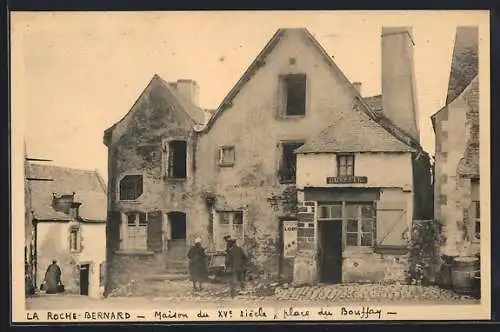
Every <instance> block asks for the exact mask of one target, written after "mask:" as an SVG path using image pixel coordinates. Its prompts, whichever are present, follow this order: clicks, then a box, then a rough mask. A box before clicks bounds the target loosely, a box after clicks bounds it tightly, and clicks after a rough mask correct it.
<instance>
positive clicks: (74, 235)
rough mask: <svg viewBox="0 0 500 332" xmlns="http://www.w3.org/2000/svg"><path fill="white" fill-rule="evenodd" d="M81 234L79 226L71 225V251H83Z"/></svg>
mask: <svg viewBox="0 0 500 332" xmlns="http://www.w3.org/2000/svg"><path fill="white" fill-rule="evenodd" d="M81 242H82V241H81V234H80V228H79V227H71V228H70V231H69V250H70V251H71V252H79V251H81V247H82V243H81Z"/></svg>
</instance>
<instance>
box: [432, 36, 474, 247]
mask: <svg viewBox="0 0 500 332" xmlns="http://www.w3.org/2000/svg"><path fill="white" fill-rule="evenodd" d="M478 34H479V33H478V28H477V27H458V28H457V31H456V36H455V45H454V50H453V57H452V62H451V70H450V79H449V85H448V93H447V98H446V105H445V106H444V107H443V108H442V109H441V110H439V111H438V112H437V113H435V114H434V115H433V116H432V118H431V119H432V124H433V128H434V132H435V134H436V143H435V144H436V147H435V149H436V156H435V180H434V182H435V186H434V188H435V189H434V190H435V203H434V209H435V211H434V213H435V217H436V219H438V220H439V221H440V222H441V223H442V225H443V229H444V235H445V237H446V243H445V245H444V247H443V248H442V250H443V253H444V254H446V255H449V256H454V255H456V254H474V253H478V252H479V238H480V232H481V227H480V225H481V224H480V211H481V210H480V197H479V192H480V189H479V178H480V176H479V76H478V39H479V37H478Z"/></svg>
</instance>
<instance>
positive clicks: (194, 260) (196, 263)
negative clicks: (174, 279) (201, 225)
mask: <svg viewBox="0 0 500 332" xmlns="http://www.w3.org/2000/svg"><path fill="white" fill-rule="evenodd" d="M188 259H189V274H190V277H191V281H192V282H193V290H194V291H197V290H201V284H202V282H203V281H204V280H205V279H206V278H207V275H208V271H207V255H206V254H205V249H204V248H203V247H202V246H201V238H199V237H197V238H196V239H195V240H194V246H192V247H191V249H189V252H188ZM196 283H198V284H199V286H200V287H199V288H196Z"/></svg>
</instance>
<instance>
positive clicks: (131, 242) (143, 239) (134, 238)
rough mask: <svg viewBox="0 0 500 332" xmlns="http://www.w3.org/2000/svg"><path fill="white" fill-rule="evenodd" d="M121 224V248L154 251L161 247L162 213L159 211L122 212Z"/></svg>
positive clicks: (160, 249) (159, 250)
mask: <svg viewBox="0 0 500 332" xmlns="http://www.w3.org/2000/svg"><path fill="white" fill-rule="evenodd" d="M124 217H125V221H126V222H125V224H124V225H123V226H122V228H121V230H122V232H121V233H122V234H121V246H120V249H122V250H130V251H146V250H147V251H154V252H161V251H162V249H163V215H162V213H161V212H160V211H154V212H149V213H144V212H129V213H126V214H124Z"/></svg>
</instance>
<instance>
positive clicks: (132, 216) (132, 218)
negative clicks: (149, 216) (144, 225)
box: [127, 213, 136, 227]
mask: <svg viewBox="0 0 500 332" xmlns="http://www.w3.org/2000/svg"><path fill="white" fill-rule="evenodd" d="M135 220H136V214H135V213H129V214H127V225H128V226H130V227H134V226H135V224H136V221H135Z"/></svg>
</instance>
